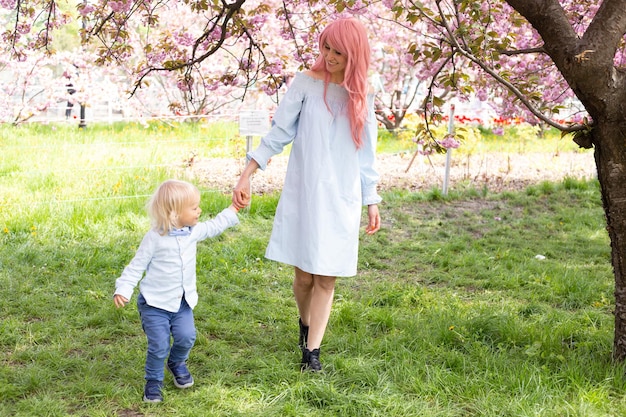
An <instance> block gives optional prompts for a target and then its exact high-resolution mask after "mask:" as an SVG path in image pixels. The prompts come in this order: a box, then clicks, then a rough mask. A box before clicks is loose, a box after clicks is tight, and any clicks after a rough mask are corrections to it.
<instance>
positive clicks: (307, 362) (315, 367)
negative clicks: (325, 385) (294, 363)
mask: <svg viewBox="0 0 626 417" xmlns="http://www.w3.org/2000/svg"><path fill="white" fill-rule="evenodd" d="M302 370H303V371H305V370H308V371H311V372H319V371H321V370H322V364H321V363H320V350H319V348H318V349H313V350H309V349H303V350H302Z"/></svg>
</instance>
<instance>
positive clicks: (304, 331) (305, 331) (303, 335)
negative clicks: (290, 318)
mask: <svg viewBox="0 0 626 417" xmlns="http://www.w3.org/2000/svg"><path fill="white" fill-rule="evenodd" d="M298 324H299V325H300V338H299V340H298V346H299V347H300V350H301V351H304V350H305V349H306V341H307V339H308V338H309V326H305V325H304V324H302V319H298Z"/></svg>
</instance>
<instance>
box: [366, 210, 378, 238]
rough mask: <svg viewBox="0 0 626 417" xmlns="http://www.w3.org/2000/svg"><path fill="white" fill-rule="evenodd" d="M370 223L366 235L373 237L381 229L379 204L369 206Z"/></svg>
mask: <svg viewBox="0 0 626 417" xmlns="http://www.w3.org/2000/svg"><path fill="white" fill-rule="evenodd" d="M367 217H368V223H367V227H366V228H365V233H367V234H368V235H373V234H374V233H376V232H378V230H379V229H380V213H379V212H378V204H370V205H369V206H367Z"/></svg>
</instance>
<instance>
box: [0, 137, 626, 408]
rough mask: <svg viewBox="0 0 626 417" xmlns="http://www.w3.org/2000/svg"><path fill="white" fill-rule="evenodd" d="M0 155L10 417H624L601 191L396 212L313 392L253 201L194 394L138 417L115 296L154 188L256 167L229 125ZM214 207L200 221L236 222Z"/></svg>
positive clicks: (386, 211) (343, 303)
mask: <svg viewBox="0 0 626 417" xmlns="http://www.w3.org/2000/svg"><path fill="white" fill-rule="evenodd" d="M490 140H491V141H495V140H496V139H490ZM502 140H504V139H502ZM524 140H525V141H526V142H525V143H526V144H527V145H528V146H531V142H532V147H533V149H534V148H536V147H539V146H540V145H541V141H538V142H537V143H535V141H534V139H532V138H526V139H524ZM544 142H545V146H546V147H547V148H546V149H549V150H548V151H553V149H554V147H555V142H554V139H550V140H548V139H544ZM383 145H384V147H385V149H391V148H393V146H394V145H393V144H392V143H387V142H385V143H384V144H383ZM0 146H2V149H3V152H2V154H1V155H0V241H1V243H2V251H1V252H0V300H2V301H0V317H1V319H2V321H1V324H0V416H28V417H31V416H85V417H87V416H88V417H96V416H123V417H136V416H202V417H204V416H303V415H308V416H359V417H360V416H384V417H393V416H426V417H430V416H458V417H462V416H463V417H465V416H498V417H503V416H542V417H543V416H554V417H557V416H559V417H562V416H581V417H582V416H585V417H587V416H618V415H625V414H626V395H625V390H624V388H625V387H626V377H625V374H624V371H625V369H624V366H623V365H622V364H615V363H613V362H612V360H611V350H612V341H613V316H612V308H613V288H614V283H613V274H612V269H611V265H610V247H609V241H608V237H607V233H606V230H605V221H604V215H603V212H602V207H601V202H600V195H599V187H598V184H597V183H596V182H595V181H583V180H578V179H573V178H567V179H565V180H564V181H562V182H560V183H540V184H537V185H534V186H532V187H529V188H528V189H526V190H524V191H521V192H506V193H501V194H489V193H488V194H485V193H484V191H473V190H463V191H461V192H456V191H455V190H451V192H450V193H449V194H448V195H447V196H445V197H442V195H441V193H437V192H432V191H428V190H426V191H424V192H421V193H408V192H405V191H389V192H385V194H384V195H383V198H384V200H385V202H384V203H383V204H382V205H381V212H382V215H383V219H384V221H383V228H382V230H381V231H380V232H379V233H377V234H376V235H374V236H366V235H365V234H363V235H362V239H361V247H360V261H359V275H358V276H356V277H354V278H344V279H340V280H339V281H338V285H337V292H336V298H335V304H334V307H333V311H332V315H331V319H330V324H329V328H328V331H327V334H326V336H325V340H324V343H323V346H322V361H323V364H324V367H325V370H324V372H323V373H321V374H309V373H300V371H299V359H300V357H299V354H298V348H297V337H298V323H297V319H298V318H297V312H296V307H295V303H294V301H293V297H292V293H291V280H292V274H293V271H292V269H291V268H290V267H286V266H283V265H280V264H277V263H274V262H270V261H267V260H265V259H264V257H263V253H264V250H265V245H266V242H267V240H268V238H269V233H270V231H271V225H272V217H273V212H274V209H275V206H276V203H277V200H278V196H277V195H266V196H262V197H256V199H255V203H254V204H253V206H252V209H251V210H245V211H243V212H242V213H241V224H240V225H239V226H238V227H237V228H235V229H231V230H229V231H227V232H225V233H224V234H223V235H221V236H219V237H218V238H216V239H212V240H208V241H205V242H203V243H200V244H199V247H198V249H199V252H198V289H199V293H200V302H199V304H198V306H197V307H196V309H195V316H196V326H197V329H198V340H197V342H196V346H195V347H194V349H193V350H192V353H191V358H190V361H189V366H190V369H191V371H192V372H193V374H194V378H195V380H196V384H195V385H194V386H193V387H192V388H190V389H187V390H178V389H177V388H175V387H174V385H173V383H172V381H171V378H170V377H169V375H166V380H165V401H164V402H163V403H161V404H156V405H155V404H145V403H143V402H142V401H141V397H142V390H143V384H144V381H143V365H144V360H145V347H146V341H145V336H144V335H143V333H142V330H141V326H140V321H139V317H138V314H137V309H136V306H135V305H134V301H135V300H136V298H135V297H133V301H132V302H131V304H129V305H128V306H127V307H126V308H124V309H121V310H117V309H115V307H114V305H113V302H112V292H113V289H114V281H115V279H116V278H117V277H118V276H119V274H120V273H121V271H122V269H123V268H124V266H125V265H126V264H127V263H128V261H129V260H130V259H131V257H132V256H133V255H134V251H135V250H136V248H137V246H138V245H139V243H140V240H141V238H142V237H143V235H144V233H145V232H146V230H147V228H148V219H147V216H146V214H145V211H144V208H143V206H144V204H145V202H146V199H147V196H148V195H149V194H150V193H151V192H152V191H153V189H154V188H155V187H156V185H157V184H158V183H159V182H161V181H162V180H164V179H166V178H170V177H179V178H185V172H186V171H185V168H184V165H185V163H184V161H185V160H186V159H187V158H189V157H190V156H189V155H196V156H197V157H206V156H209V155H216V154H219V155H220V156H233V157H241V156H243V151H242V146H245V140H243V139H241V138H239V137H237V136H236V135H233V134H232V132H231V131H229V128H228V126H226V127H223V130H222V127H220V126H218V127H216V126H211V127H203V126H195V127H168V126H162V125H150V126H148V127H141V126H135V125H113V126H105V127H93V128H90V129H86V130H85V131H77V130H75V129H70V128H69V127H65V126H35V125H33V126H25V127H20V128H10V127H2V126H0ZM202 191H203V201H202V209H203V211H204V214H203V216H205V217H209V216H213V215H215V214H216V213H217V212H218V211H219V210H221V209H222V208H224V207H226V206H227V205H228V204H229V200H230V196H229V195H224V194H221V193H219V192H216V191H213V190H202ZM364 218H365V217H364ZM135 295H136V293H135Z"/></svg>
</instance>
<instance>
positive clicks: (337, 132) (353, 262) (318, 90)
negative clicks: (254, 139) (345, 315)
mask: <svg viewBox="0 0 626 417" xmlns="http://www.w3.org/2000/svg"><path fill="white" fill-rule="evenodd" d="M373 99H374V98H373V95H372V96H369V97H368V120H367V123H366V126H365V129H364V132H363V146H362V147H361V148H359V149H358V150H357V148H356V146H355V145H354V142H353V141H352V136H351V133H350V122H349V120H348V117H347V107H348V101H347V100H348V93H347V91H346V90H345V89H344V88H343V87H341V86H339V85H337V84H329V85H328V89H327V92H326V100H327V103H328V105H329V107H330V111H329V110H328V108H327V106H326V103H325V102H324V82H323V81H322V80H317V79H315V78H312V77H310V76H309V75H307V74H304V73H297V74H296V76H295V78H294V80H293V81H292V83H291V85H290V86H289V89H288V90H287V93H286V94H285V96H284V97H283V99H282V100H281V103H280V105H279V107H278V109H277V110H276V113H275V115H274V118H273V119H272V128H271V130H270V132H269V133H268V134H267V135H266V136H265V137H264V138H263V139H262V140H261V144H260V145H259V147H258V148H256V149H255V150H254V151H252V152H249V153H248V158H252V159H254V160H255V161H256V162H257V163H258V164H259V167H260V169H263V170H264V169H265V168H266V167H267V163H268V161H269V159H270V158H271V157H272V156H274V155H276V154H279V153H280V152H282V150H283V148H284V147H285V146H286V145H288V144H289V143H292V147H291V153H290V155H289V163H288V165H287V173H286V177H285V183H284V186H283V190H282V193H281V196H280V201H279V202H278V207H277V208H276V215H275V217H274V227H273V229H272V234H271V237H270V241H269V244H268V246H267V250H266V252H265V256H266V257H267V258H268V259H271V260H274V261H278V262H282V263H285V264H288V265H293V266H296V267H298V268H300V269H301V270H303V271H305V272H308V273H311V274H316V275H327V276H337V277H349V276H354V275H356V269H357V260H358V244H359V228H360V222H361V212H362V208H361V206H362V205H370V204H377V203H379V202H380V201H381V198H380V196H379V195H378V192H377V190H376V186H377V183H378V179H379V176H378V173H377V172H376V170H375V167H374V162H375V157H376V156H375V152H376V139H377V122H376V117H375V115H374V102H373Z"/></svg>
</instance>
